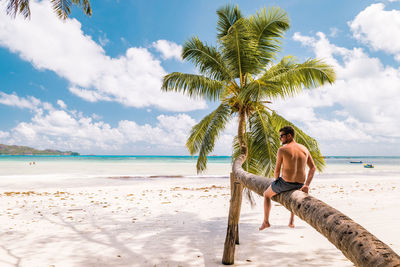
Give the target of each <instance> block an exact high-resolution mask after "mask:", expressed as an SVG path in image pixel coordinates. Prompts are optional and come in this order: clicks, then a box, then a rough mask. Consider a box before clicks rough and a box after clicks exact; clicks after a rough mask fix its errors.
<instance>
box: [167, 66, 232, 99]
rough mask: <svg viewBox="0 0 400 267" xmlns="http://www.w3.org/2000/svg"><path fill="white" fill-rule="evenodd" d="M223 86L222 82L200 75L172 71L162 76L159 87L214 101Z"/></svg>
mask: <svg viewBox="0 0 400 267" xmlns="http://www.w3.org/2000/svg"><path fill="white" fill-rule="evenodd" d="M223 87H224V83H223V82H220V81H217V80H211V79H209V78H207V77H204V76H202V75H196V74H185V73H180V72H173V73H171V74H168V75H166V76H165V77H164V80H163V85H162V87H161V89H162V90H163V91H175V92H182V93H184V94H186V95H188V96H190V97H204V98H206V99H208V100H211V101H215V100H217V99H218V98H219V96H220V94H221V91H222V89H223Z"/></svg>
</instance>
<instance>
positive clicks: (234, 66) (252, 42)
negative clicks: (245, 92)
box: [219, 18, 262, 83]
mask: <svg viewBox="0 0 400 267" xmlns="http://www.w3.org/2000/svg"><path fill="white" fill-rule="evenodd" d="M219 43H220V45H221V52H222V55H223V59H224V61H225V62H226V64H227V65H228V66H229V67H230V69H231V73H233V76H234V77H235V78H240V82H241V83H243V77H244V75H245V74H247V73H250V74H253V73H258V72H259V71H260V69H261V68H262V66H261V65H260V61H259V52H258V49H257V47H258V43H257V40H256V36H255V33H254V32H253V31H252V30H251V25H250V23H249V20H248V19H246V18H241V19H239V20H237V21H236V22H235V23H234V24H233V25H232V26H231V27H230V29H229V31H228V33H227V34H226V35H225V36H223V37H221V38H219Z"/></svg>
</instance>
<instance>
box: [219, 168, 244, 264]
mask: <svg viewBox="0 0 400 267" xmlns="http://www.w3.org/2000/svg"><path fill="white" fill-rule="evenodd" d="M242 190H243V186H242V184H241V183H240V182H239V181H237V180H236V179H235V178H234V176H233V174H231V200H230V206H229V217H228V229H227V230H226V238H225V245H224V255H223V257H222V263H223V264H227V265H230V264H233V263H234V261H235V244H237V243H238V242H239V237H238V235H239V230H238V223H239V217H240V207H241V205H242Z"/></svg>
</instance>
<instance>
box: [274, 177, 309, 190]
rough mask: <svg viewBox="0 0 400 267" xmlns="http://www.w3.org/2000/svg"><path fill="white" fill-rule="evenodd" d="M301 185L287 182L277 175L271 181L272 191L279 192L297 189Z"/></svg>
mask: <svg viewBox="0 0 400 267" xmlns="http://www.w3.org/2000/svg"><path fill="white" fill-rule="evenodd" d="M302 187H303V184H301V183H289V182H286V181H285V180H283V179H282V177H279V178H278V179H276V180H275V181H273V182H272V183H271V188H272V191H274V192H275V193H277V194H279V193H282V192H286V191H290V190H297V189H300V188H302Z"/></svg>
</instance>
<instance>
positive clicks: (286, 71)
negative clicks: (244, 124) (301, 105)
mask: <svg viewBox="0 0 400 267" xmlns="http://www.w3.org/2000/svg"><path fill="white" fill-rule="evenodd" d="M335 79H336V75H335V71H334V70H333V68H332V66H330V65H327V64H325V63H324V62H323V61H321V60H318V59H309V60H307V61H306V62H304V63H297V61H296V59H295V58H294V57H291V56H287V57H284V58H283V59H282V60H281V61H280V62H279V63H278V64H276V65H274V66H272V67H271V68H270V69H268V70H267V71H266V72H265V73H264V75H263V76H262V77H261V78H259V79H257V80H253V81H251V82H250V83H248V84H247V85H246V86H244V87H243V89H242V90H241V92H240V94H239V96H238V98H239V99H240V100H241V101H253V102H257V101H261V100H265V99H276V98H286V97H288V96H294V95H295V94H297V93H299V92H301V91H302V90H303V88H313V87H318V86H321V85H323V84H325V83H333V82H334V81H335Z"/></svg>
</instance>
